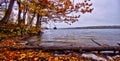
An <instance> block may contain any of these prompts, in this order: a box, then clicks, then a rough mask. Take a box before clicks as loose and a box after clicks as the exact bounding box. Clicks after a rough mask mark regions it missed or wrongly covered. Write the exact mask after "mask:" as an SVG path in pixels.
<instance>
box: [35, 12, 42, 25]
mask: <svg viewBox="0 0 120 61" xmlns="http://www.w3.org/2000/svg"><path fill="white" fill-rule="evenodd" d="M38 26H41V17H40V15H39V14H37V22H36V27H38Z"/></svg>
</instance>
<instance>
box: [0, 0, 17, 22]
mask: <svg viewBox="0 0 120 61" xmlns="http://www.w3.org/2000/svg"><path fill="white" fill-rule="evenodd" d="M14 2H15V0H10V4H9V6H8V9H7V11H6V13H5V16H4V17H3V19H2V20H1V21H2V22H5V23H7V22H8V21H9V18H10V14H11V12H12V8H13V5H14Z"/></svg>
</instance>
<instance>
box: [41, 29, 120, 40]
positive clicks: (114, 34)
mask: <svg viewBox="0 0 120 61" xmlns="http://www.w3.org/2000/svg"><path fill="white" fill-rule="evenodd" d="M94 37H95V38H104V39H118V40H120V38H119V37H120V29H58V30H46V31H45V32H44V34H43V35H42V39H43V40H45V39H46V40H47V41H48V40H54V41H55V40H58V39H60V40H68V39H79V38H94Z"/></svg>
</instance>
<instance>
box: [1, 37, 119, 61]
mask: <svg viewBox="0 0 120 61" xmlns="http://www.w3.org/2000/svg"><path fill="white" fill-rule="evenodd" d="M17 39H19V38H17ZM17 41H18V40H15V39H12V38H9V39H5V40H2V41H0V61H120V55H114V56H105V55H103V54H98V53H83V54H80V53H79V52H74V51H72V52H69V53H67V54H66V53H64V54H57V53H55V52H51V51H45V50H40V49H12V47H16V48H21V47H23V46H24V44H18V43H17ZM10 47H11V48H10Z"/></svg>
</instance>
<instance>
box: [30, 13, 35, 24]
mask: <svg viewBox="0 0 120 61" xmlns="http://www.w3.org/2000/svg"><path fill="white" fill-rule="evenodd" d="M34 17H35V12H34V14H33V17H32V19H31V20H30V26H32V23H33V19H34Z"/></svg>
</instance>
